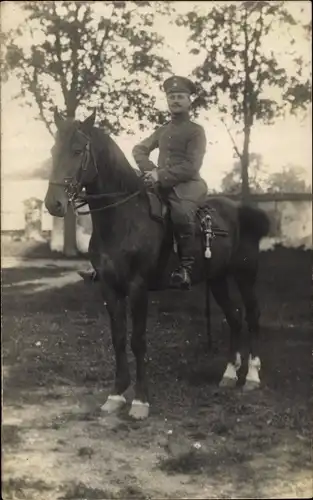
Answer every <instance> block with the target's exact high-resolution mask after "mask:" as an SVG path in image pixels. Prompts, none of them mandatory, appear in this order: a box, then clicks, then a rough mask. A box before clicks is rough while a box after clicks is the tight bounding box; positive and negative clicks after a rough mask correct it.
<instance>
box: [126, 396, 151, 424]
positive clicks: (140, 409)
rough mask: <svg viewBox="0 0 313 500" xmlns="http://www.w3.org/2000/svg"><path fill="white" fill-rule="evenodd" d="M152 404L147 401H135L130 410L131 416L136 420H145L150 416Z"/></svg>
mask: <svg viewBox="0 0 313 500" xmlns="http://www.w3.org/2000/svg"><path fill="white" fill-rule="evenodd" d="M149 408H150V404H149V403H148V402H147V401H140V400H139V399H134V400H133V402H132V405H131V409H130V410H129V416H130V417H132V418H134V419H135V420H144V419H146V418H147V417H148V416H149Z"/></svg>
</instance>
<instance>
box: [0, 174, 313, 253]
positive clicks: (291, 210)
mask: <svg viewBox="0 0 313 500" xmlns="http://www.w3.org/2000/svg"><path fill="white" fill-rule="evenodd" d="M39 183H40V184H39ZM20 185H21V183H19V186H20ZM46 188H47V182H46V181H38V182H37V184H36V189H31V187H30V186H28V187H27V189H25V190H24V191H25V192H27V194H28V196H27V198H28V199H29V193H33V194H34V196H32V199H34V198H36V199H37V200H39V201H40V203H39V205H41V206H40V208H39V209H38V207H37V208H36V210H37V214H38V213H39V212H38V210H39V211H40V216H39V218H40V222H38V221H37V223H36V224H37V228H38V230H39V232H41V234H45V235H46V236H47V237H48V238H49V240H50V247H51V249H52V250H55V251H60V252H62V251H63V229H64V221H63V219H57V218H54V217H51V216H50V215H49V213H48V212H47V210H46V209H45V207H44V204H43V203H42V200H43V198H44V195H45V192H46ZM19 189H20V188H19ZM214 196H217V195H214ZM229 197H230V198H232V199H237V200H238V199H240V198H239V197H238V196H229ZM20 198H22V195H21V194H20ZM24 198H25V195H24ZM27 198H25V199H23V200H20V203H19V204H18V203H16V199H15V200H14V203H13V202H12V200H13V198H11V199H10V198H8V194H7V199H6V203H5V206H3V203H2V214H1V232H2V233H5V232H16V231H25V228H26V224H27V216H26V212H25V210H26V208H25V207H27V202H26V200H27ZM25 202H26V203H25ZM251 202H252V203H253V204H255V205H257V206H258V207H260V208H261V209H263V210H264V211H265V212H266V213H267V214H268V215H269V218H270V222H271V229H270V234H269V237H267V238H265V239H264V240H263V241H262V242H261V249H262V250H267V249H270V248H273V247H274V246H275V245H277V244H281V245H283V246H286V247H293V248H297V247H304V248H306V249H311V248H312V195H311V193H267V194H257V195H251ZM28 205H29V204H28ZM28 219H31V217H30V216H28ZM91 231H92V222H91V218H90V215H84V216H78V217H77V246H78V250H79V251H80V252H86V251H87V249H88V243H89V239H90V235H91Z"/></svg>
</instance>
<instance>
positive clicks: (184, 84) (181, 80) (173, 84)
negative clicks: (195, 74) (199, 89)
mask: <svg viewBox="0 0 313 500" xmlns="http://www.w3.org/2000/svg"><path fill="white" fill-rule="evenodd" d="M163 89H164V91H165V92H166V94H169V93H171V92H184V93H188V94H195V93H196V86H195V84H194V83H193V82H192V81H191V80H189V78H186V77H184V76H170V77H169V78H167V80H165V82H164V83H163Z"/></svg>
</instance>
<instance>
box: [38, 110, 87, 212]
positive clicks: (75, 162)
mask: <svg viewBox="0 0 313 500" xmlns="http://www.w3.org/2000/svg"><path fill="white" fill-rule="evenodd" d="M95 118H96V111H95V110H94V111H93V112H92V113H91V115H90V116H88V117H87V118H86V119H85V120H84V121H83V122H79V121H77V120H73V119H70V118H67V119H64V118H62V116H61V115H60V113H59V111H58V109H57V108H56V109H55V111H54V122H55V125H56V127H57V133H56V136H55V143H54V145H53V147H52V150H51V154H52V171H51V175H50V179H49V187H48V191H47V194H46V197H45V206H46V208H47V210H48V212H49V213H50V214H51V215H53V216H55V217H64V216H65V215H66V212H67V207H68V204H69V202H73V201H74V200H75V198H76V197H77V196H78V194H79V193H80V191H81V189H82V187H84V186H86V185H87V184H88V183H90V182H92V181H93V180H94V179H95V177H96V175H97V165H96V159H95V155H94V151H93V149H92V146H91V134H92V130H93V127H94V123H95Z"/></svg>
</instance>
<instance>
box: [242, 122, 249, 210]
mask: <svg viewBox="0 0 313 500" xmlns="http://www.w3.org/2000/svg"><path fill="white" fill-rule="evenodd" d="M250 132H251V128H250V126H249V125H246V126H245V129H244V140H243V149H242V156H241V196H242V199H243V201H248V200H249V197H250V184H249V149H250Z"/></svg>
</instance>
